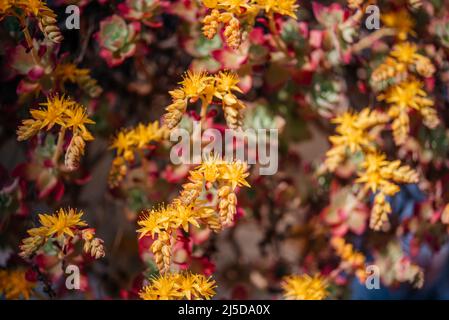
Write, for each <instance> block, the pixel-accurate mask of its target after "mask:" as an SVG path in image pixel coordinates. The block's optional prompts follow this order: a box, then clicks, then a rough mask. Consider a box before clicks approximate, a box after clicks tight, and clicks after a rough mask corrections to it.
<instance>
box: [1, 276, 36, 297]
mask: <svg viewBox="0 0 449 320" xmlns="http://www.w3.org/2000/svg"><path fill="white" fill-rule="evenodd" d="M25 274H26V271H25V270H21V269H16V270H11V271H9V270H0V295H3V296H4V297H5V298H6V299H7V300H17V299H20V298H22V299H27V300H28V299H29V298H30V297H31V295H32V293H33V290H34V287H35V286H36V284H35V283H34V282H30V281H28V280H27V279H26V276H25Z"/></svg>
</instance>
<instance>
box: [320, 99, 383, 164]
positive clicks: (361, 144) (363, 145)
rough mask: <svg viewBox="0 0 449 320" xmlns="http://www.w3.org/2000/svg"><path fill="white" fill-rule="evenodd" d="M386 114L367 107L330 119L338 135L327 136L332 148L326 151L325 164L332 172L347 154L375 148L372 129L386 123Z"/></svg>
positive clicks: (365, 151) (369, 150)
mask: <svg viewBox="0 0 449 320" xmlns="http://www.w3.org/2000/svg"><path fill="white" fill-rule="evenodd" d="M388 120H389V118H388V116H387V115H385V114H384V113H381V112H379V111H376V110H370V109H369V108H365V109H363V110H362V111H361V112H360V113H351V112H345V113H344V114H342V115H341V116H339V117H336V118H335V119H333V120H332V123H335V124H337V127H336V129H335V131H336V133H337V134H338V135H333V136H331V137H329V140H330V142H331V143H332V148H331V149H330V150H329V151H328V152H327V153H326V160H325V166H326V167H327V168H328V169H329V171H331V172H333V171H335V170H336V169H337V167H338V166H339V165H340V164H341V163H342V162H343V161H344V160H345V159H346V157H347V154H348V153H349V154H354V153H356V152H364V153H367V152H372V151H374V150H375V144H374V141H375V137H376V135H375V134H374V130H375V129H376V128H378V126H379V125H383V124H385V123H387V122H388Z"/></svg>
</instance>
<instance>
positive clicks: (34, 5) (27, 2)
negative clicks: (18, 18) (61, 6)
mask: <svg viewBox="0 0 449 320" xmlns="http://www.w3.org/2000/svg"><path fill="white" fill-rule="evenodd" d="M17 6H19V7H20V8H22V9H24V10H25V11H26V13H27V14H29V15H33V16H35V17H38V16H39V13H40V11H41V10H45V9H47V5H46V4H45V3H44V2H42V1H41V0H18V1H17Z"/></svg>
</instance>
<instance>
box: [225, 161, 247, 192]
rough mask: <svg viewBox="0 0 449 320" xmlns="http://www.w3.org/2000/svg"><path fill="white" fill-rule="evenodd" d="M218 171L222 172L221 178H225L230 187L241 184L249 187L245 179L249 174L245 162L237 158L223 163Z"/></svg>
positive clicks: (233, 187)
mask: <svg viewBox="0 0 449 320" xmlns="http://www.w3.org/2000/svg"><path fill="white" fill-rule="evenodd" d="M220 171H221V174H222V179H223V180H227V181H228V182H229V183H230V184H231V186H232V189H235V188H236V187H241V186H245V187H251V186H250V184H249V183H248V182H247V181H246V177H248V176H249V173H248V165H247V164H246V162H242V161H240V160H237V161H233V162H231V163H225V164H224V165H223V166H222V167H221V169H220Z"/></svg>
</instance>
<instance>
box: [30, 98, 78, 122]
mask: <svg viewBox="0 0 449 320" xmlns="http://www.w3.org/2000/svg"><path fill="white" fill-rule="evenodd" d="M75 104H76V103H75V101H73V100H71V99H66V98H65V97H64V96H59V95H55V96H52V97H48V98H47V102H45V103H41V104H40V105H41V106H44V107H45V108H41V109H32V110H31V111H30V113H31V115H32V116H33V118H34V119H35V120H38V121H40V122H41V129H43V128H47V130H50V129H51V128H53V126H54V125H55V124H59V125H60V126H64V125H65V122H64V120H63V116H64V112H65V111H66V110H67V109H68V108H70V107H73V106H74V105H75Z"/></svg>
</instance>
